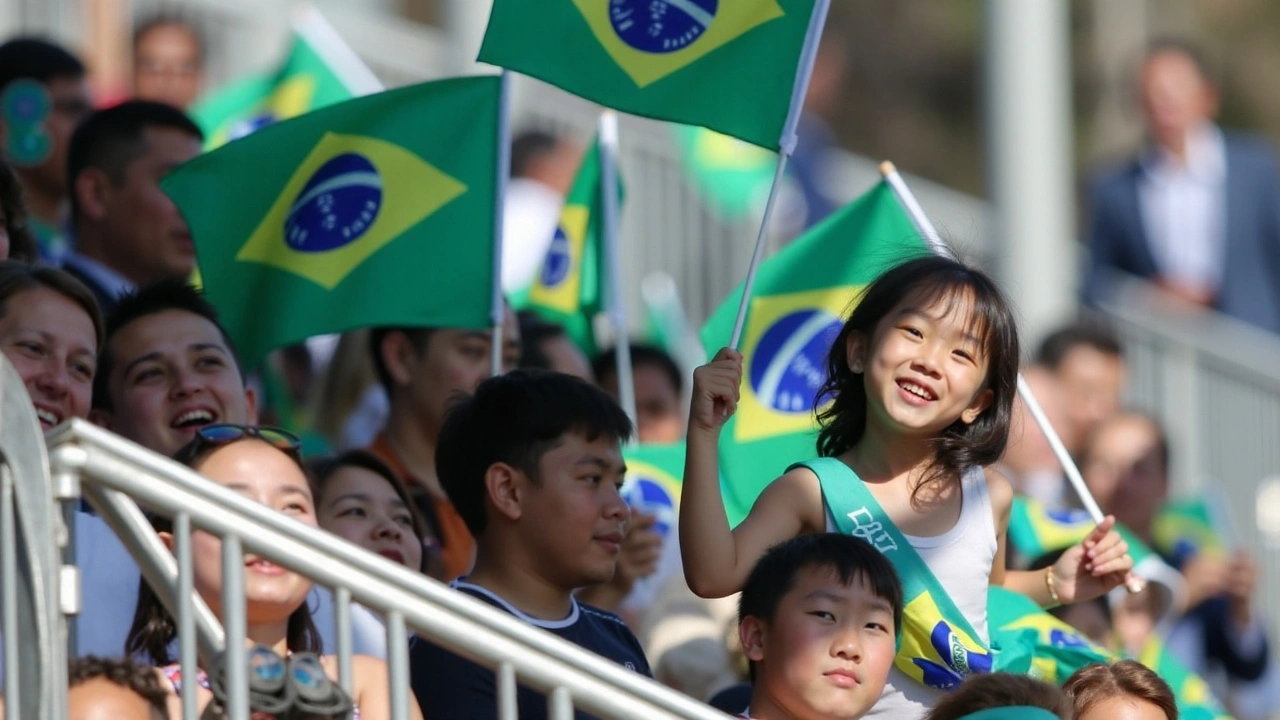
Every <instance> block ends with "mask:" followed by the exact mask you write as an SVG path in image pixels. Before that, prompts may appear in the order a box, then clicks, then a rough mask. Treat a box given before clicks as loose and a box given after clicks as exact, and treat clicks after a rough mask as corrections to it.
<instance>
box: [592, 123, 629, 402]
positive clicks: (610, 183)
mask: <svg viewBox="0 0 1280 720" xmlns="http://www.w3.org/2000/svg"><path fill="white" fill-rule="evenodd" d="M599 143H600V192H601V193H602V195H601V198H600V208H601V213H600V214H601V218H600V219H601V229H602V230H603V235H604V252H605V258H606V261H607V265H606V267H607V268H608V275H607V277H606V278H604V280H605V285H606V288H605V289H606V291H607V292H608V293H609V320H610V322H611V323H612V325H613V337H614V349H615V353H614V355H615V356H616V357H617V373H618V402H619V404H621V405H622V409H623V410H624V411H625V412H626V413H627V417H629V418H631V422H632V424H634V423H635V422H636V386H635V376H634V375H633V374H632V371H631V335H630V333H629V332H627V306H626V300H625V299H624V293H623V290H622V246H621V245H620V244H619V242H618V113H616V112H615V111H613V110H605V111H604V112H602V113H600V137H599Z"/></svg>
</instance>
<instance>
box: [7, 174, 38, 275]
mask: <svg viewBox="0 0 1280 720" xmlns="http://www.w3.org/2000/svg"><path fill="white" fill-rule="evenodd" d="M37 254H38V250H37V248H36V238H35V236H34V235H32V234H31V229H30V228H29V227H28V226H27V206H26V203H25V202H24V201H23V199H22V185H21V183H19V182H18V176H17V175H16V174H15V173H14V172H13V168H12V167H10V165H9V163H7V162H5V161H4V157H3V155H0V260H5V259H8V258H13V259H14V260H20V261H22V262H26V263H30V262H35V261H36V257H37Z"/></svg>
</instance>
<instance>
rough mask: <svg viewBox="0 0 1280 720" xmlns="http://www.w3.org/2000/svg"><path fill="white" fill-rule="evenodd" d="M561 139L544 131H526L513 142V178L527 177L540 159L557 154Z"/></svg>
mask: <svg viewBox="0 0 1280 720" xmlns="http://www.w3.org/2000/svg"><path fill="white" fill-rule="evenodd" d="M558 147H560V139H559V138H557V137H556V136H555V135H552V134H551V133H549V132H544V131H542V130H526V131H524V132H522V133H520V134H518V135H516V137H515V140H513V141H512V142H511V177H516V178H519V177H525V176H527V175H528V174H529V166H530V165H532V164H533V162H534V161H536V160H538V159H539V158H544V157H547V156H548V155H553V154H555V151H556V148H558Z"/></svg>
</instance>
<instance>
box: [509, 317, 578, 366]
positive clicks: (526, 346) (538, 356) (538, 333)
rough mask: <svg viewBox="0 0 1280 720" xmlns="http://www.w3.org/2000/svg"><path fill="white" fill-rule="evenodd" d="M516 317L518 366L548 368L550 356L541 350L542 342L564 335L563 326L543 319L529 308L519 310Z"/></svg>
mask: <svg viewBox="0 0 1280 720" xmlns="http://www.w3.org/2000/svg"><path fill="white" fill-rule="evenodd" d="M516 318H517V319H518V320H519V322H520V367H522V368H527V369H531V370H550V369H551V358H549V357H547V354H546V353H545V352H543V351H542V344H543V343H544V342H546V341H548V340H556V339H558V338H562V337H565V335H566V333H565V329H564V326H563V325H558V324H556V323H553V322H551V321H549V320H544V319H543V318H542V317H541V316H539V315H538V314H537V313H535V312H532V311H530V310H521V311H520V312H519V313H517V314H516Z"/></svg>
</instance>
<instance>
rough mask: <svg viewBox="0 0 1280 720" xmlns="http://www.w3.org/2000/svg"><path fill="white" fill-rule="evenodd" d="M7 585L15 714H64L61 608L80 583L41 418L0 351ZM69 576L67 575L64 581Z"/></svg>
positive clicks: (8, 678) (9, 685)
mask: <svg viewBox="0 0 1280 720" xmlns="http://www.w3.org/2000/svg"><path fill="white" fill-rule="evenodd" d="M0 460H2V461H3V464H0V586H2V587H3V591H4V592H3V601H2V604H3V612H0V617H2V622H0V628H2V629H3V632H4V644H3V649H4V659H5V660H6V662H5V663H4V680H5V693H6V697H5V707H6V708H7V711H8V713H9V717H19V718H48V717H63V716H64V715H65V713H66V697H67V662H66V641H65V639H64V635H65V628H64V627H63V623H62V611H63V610H64V609H67V610H74V609H75V607H74V605H73V604H71V603H66V604H64V602H63V601H64V600H68V599H69V598H66V597H65V596H63V595H60V594H59V587H60V586H61V585H64V584H65V585H69V586H71V587H74V585H75V577H74V571H73V570H71V571H68V572H66V573H65V578H61V579H60V577H59V576H60V574H63V568H62V565H61V560H60V559H59V557H58V548H59V546H60V544H62V541H65V538H66V529H65V528H63V527H60V523H61V519H60V518H59V517H58V515H57V504H56V503H55V502H54V490H55V485H57V486H59V487H58V488H57V489H59V490H67V489H68V488H66V487H65V482H64V481H65V480H67V478H51V476H50V474H49V463H48V461H47V458H46V455H45V452H44V439H43V437H42V436H41V432H40V422H39V421H38V420H37V419H36V414H35V409H34V408H33V407H32V405H31V398H30V396H28V395H27V389H26V387H25V386H24V385H23V382H22V378H21V377H19V375H18V373H17V371H16V370H15V369H14V368H13V366H12V365H10V364H9V362H8V360H7V359H5V357H4V356H3V355H0ZM62 579H65V581H66V582H65V583H63V582H61V580H62Z"/></svg>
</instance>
